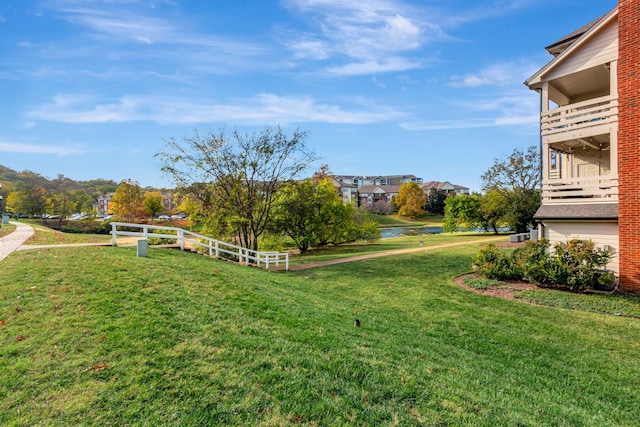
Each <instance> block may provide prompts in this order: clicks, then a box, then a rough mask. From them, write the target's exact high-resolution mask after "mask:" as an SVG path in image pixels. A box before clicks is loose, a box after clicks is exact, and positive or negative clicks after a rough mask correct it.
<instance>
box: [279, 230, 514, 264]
mask: <svg viewBox="0 0 640 427" xmlns="http://www.w3.org/2000/svg"><path fill="white" fill-rule="evenodd" d="M503 239H504V236H500V237H492V238H489V239H482V240H474V241H466V242H456V243H444V244H442V245H434V246H422V247H418V248H408V249H396V250H393V251H384V252H375V253H372V254H365V255H357V256H352V257H348V258H339V259H331V260H328V261H319V262H312V263H309V264H300V265H290V266H289V271H300V270H307V269H309V268H316V267H324V266H327V265H334V264H342V263H344V262H352V261H361V260H364V259H371V258H380V257H385V256H390V255H400V254H408V253H411V252H421V251H431V250H435V249H442V248H450V247H454V246H464V245H472V244H476V243H489V242H495V241H498V240H503Z"/></svg>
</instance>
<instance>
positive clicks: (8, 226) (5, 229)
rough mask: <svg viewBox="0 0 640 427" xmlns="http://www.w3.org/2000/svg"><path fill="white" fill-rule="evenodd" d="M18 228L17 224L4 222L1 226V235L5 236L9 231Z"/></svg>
mask: <svg viewBox="0 0 640 427" xmlns="http://www.w3.org/2000/svg"><path fill="white" fill-rule="evenodd" d="M15 229H16V226H15V225H13V224H2V227H0V237H4V236H6V235H7V234H9V233H12V232H13V231H14V230H15Z"/></svg>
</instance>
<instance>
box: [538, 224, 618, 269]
mask: <svg viewBox="0 0 640 427" xmlns="http://www.w3.org/2000/svg"><path fill="white" fill-rule="evenodd" d="M542 224H543V226H544V227H543V236H542V237H544V238H545V239H548V240H549V241H550V242H566V241H568V240H571V239H582V240H593V241H594V242H596V243H597V246H599V247H604V245H607V246H609V247H610V248H611V249H612V251H613V257H612V259H611V261H610V262H609V264H608V265H607V268H608V269H610V270H612V271H615V272H616V273H618V272H619V259H618V256H619V246H620V245H619V241H618V224H617V223H616V222H615V221H610V222H603V221H593V222H589V221H549V220H545V221H543V223H542Z"/></svg>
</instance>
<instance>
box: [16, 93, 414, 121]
mask: <svg viewBox="0 0 640 427" xmlns="http://www.w3.org/2000/svg"><path fill="white" fill-rule="evenodd" d="M363 104H364V103H362V102H358V103H357V104H355V103H353V107H351V108H349V107H343V106H341V105H337V104H328V103H322V102H318V101H317V100H315V99H313V98H311V97H308V96H303V97H283V96H278V95H273V94H260V95H257V96H255V97H251V98H244V99H236V100H233V101H231V102H228V103H225V104H216V103H210V104H207V103H197V102H191V101H185V100H181V99H176V98H171V97H151V96H124V97H121V98H119V99H117V100H113V101H111V102H99V101H98V102H96V101H91V100H90V99H89V98H87V97H86V96H75V95H57V96H56V97H54V98H53V99H52V102H50V103H48V104H45V105H42V106H40V107H38V108H35V109H33V110H31V111H29V112H27V113H26V117H27V118H29V119H31V120H44V121H52V122H59V123H74V124H80V123H121V122H134V121H154V122H158V123H182V124H190V123H218V122H233V123H240V124H263V123H281V124H289V123H334V124H367V123H378V122H387V121H390V120H398V119H401V118H403V117H405V114H404V113H403V112H401V111H398V110H394V109H392V108H388V107H378V106H375V105H373V106H372V105H370V103H367V104H366V107H365V106H363Z"/></svg>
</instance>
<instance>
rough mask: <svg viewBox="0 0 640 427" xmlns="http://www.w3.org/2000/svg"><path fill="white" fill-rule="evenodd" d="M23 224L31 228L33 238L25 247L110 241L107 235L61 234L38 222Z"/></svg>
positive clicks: (30, 221)
mask: <svg viewBox="0 0 640 427" xmlns="http://www.w3.org/2000/svg"><path fill="white" fill-rule="evenodd" d="M24 222H25V223H27V224H29V225H30V226H31V227H33V236H31V237H30V238H29V239H28V240H27V241H26V242H25V245H61V244H73V243H107V242H110V241H111V235H109V234H81V233H63V232H60V231H57V230H53V229H51V228H49V227H47V226H45V225H43V224H42V223H40V221H39V220H25V221H24Z"/></svg>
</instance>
